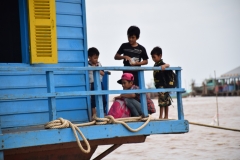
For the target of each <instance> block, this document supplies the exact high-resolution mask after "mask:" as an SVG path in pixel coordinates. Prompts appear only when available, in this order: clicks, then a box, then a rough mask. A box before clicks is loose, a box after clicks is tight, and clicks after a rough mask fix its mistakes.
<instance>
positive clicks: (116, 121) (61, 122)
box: [44, 115, 151, 153]
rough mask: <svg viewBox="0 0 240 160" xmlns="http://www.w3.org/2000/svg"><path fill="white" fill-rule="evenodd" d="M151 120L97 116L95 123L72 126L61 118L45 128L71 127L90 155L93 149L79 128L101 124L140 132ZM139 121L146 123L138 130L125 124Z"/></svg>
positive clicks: (78, 142)
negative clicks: (80, 138) (114, 125)
mask: <svg viewBox="0 0 240 160" xmlns="http://www.w3.org/2000/svg"><path fill="white" fill-rule="evenodd" d="M150 120H151V116H150V115H149V117H147V118H143V117H141V116H140V117H128V118H118V119H115V118H114V117H113V116H111V115H108V116H105V117H104V118H98V117H97V116H96V115H93V121H91V122H88V123H82V124H72V123H71V122H70V121H69V120H65V119H63V118H59V119H57V120H53V121H50V122H48V123H47V124H45V125H44V127H45V128H46V129H60V128H68V127H69V126H70V127H71V128H72V130H73V133H74V136H75V138H76V141H77V144H78V146H79V148H80V150H81V151H82V152H84V153H89V152H90V151H91V147H90V145H89V143H88V141H87V139H86V137H85V136H84V135H83V133H82V132H81V131H80V129H79V128H78V127H80V126H89V125H93V124H99V125H102V124H122V125H123V126H124V127H126V128H127V129H128V130H129V131H131V132H137V131H140V130H141V129H143V128H144V127H145V126H146V125H147V124H148V123H149V121H150ZM137 121H145V123H143V124H142V125H141V126H140V127H138V128H137V129H132V128H131V127H129V126H128V125H127V124H126V123H125V122H137ZM76 130H77V132H78V133H79V134H80V136H81V137H82V139H83V141H84V143H85V144H86V146H87V149H84V148H83V147H82V144H81V143H80V140H79V138H78V135H77V132H76Z"/></svg>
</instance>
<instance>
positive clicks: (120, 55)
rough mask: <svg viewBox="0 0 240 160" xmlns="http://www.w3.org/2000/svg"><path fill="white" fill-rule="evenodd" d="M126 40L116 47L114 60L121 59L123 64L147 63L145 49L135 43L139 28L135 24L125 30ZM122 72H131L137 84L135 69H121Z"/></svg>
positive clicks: (139, 64)
mask: <svg viewBox="0 0 240 160" xmlns="http://www.w3.org/2000/svg"><path fill="white" fill-rule="evenodd" d="M127 35H128V42H127V43H123V44H122V45H121V46H120V48H119V49H118V51H117V53H116V55H115V56H114V59H115V60H122V59H123V64H124V66H139V67H140V66H141V65H146V64H148V55H147V52H146V49H145V48H144V47H143V46H142V45H140V44H139V43H137V40H138V39H139V35H140V29H139V28H138V27H137V26H131V27H129V28H128V30H127ZM123 73H132V74H133V76H134V84H135V85H137V86H139V84H138V72H137V71H123Z"/></svg>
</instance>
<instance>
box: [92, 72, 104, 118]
mask: <svg viewBox="0 0 240 160" xmlns="http://www.w3.org/2000/svg"><path fill="white" fill-rule="evenodd" d="M93 78H94V90H96V91H100V90H102V86H101V82H100V71H93ZM95 102H96V110H97V117H99V118H103V117H104V114H103V113H104V112H103V100H102V95H95Z"/></svg>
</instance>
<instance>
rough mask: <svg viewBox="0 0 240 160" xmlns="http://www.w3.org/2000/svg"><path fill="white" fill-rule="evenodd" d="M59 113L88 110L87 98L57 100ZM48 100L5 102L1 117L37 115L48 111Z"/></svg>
mask: <svg viewBox="0 0 240 160" xmlns="http://www.w3.org/2000/svg"><path fill="white" fill-rule="evenodd" d="M56 103H57V108H56V109H57V111H70V110H80V109H87V99H86V97H85V96H84V97H76V98H61V99H60V98H57V99H56ZM47 105H48V102H47V99H37V100H22V101H3V102H1V103H0V115H7V114H21V113H37V112H47V111H48V106H47Z"/></svg>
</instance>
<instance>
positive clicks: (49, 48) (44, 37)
mask: <svg viewBox="0 0 240 160" xmlns="http://www.w3.org/2000/svg"><path fill="white" fill-rule="evenodd" d="M28 8H29V33H30V34H29V35H30V55H31V63H32V64H34V63H57V62H58V59H57V35H56V9H55V8H56V7H55V0H28Z"/></svg>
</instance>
